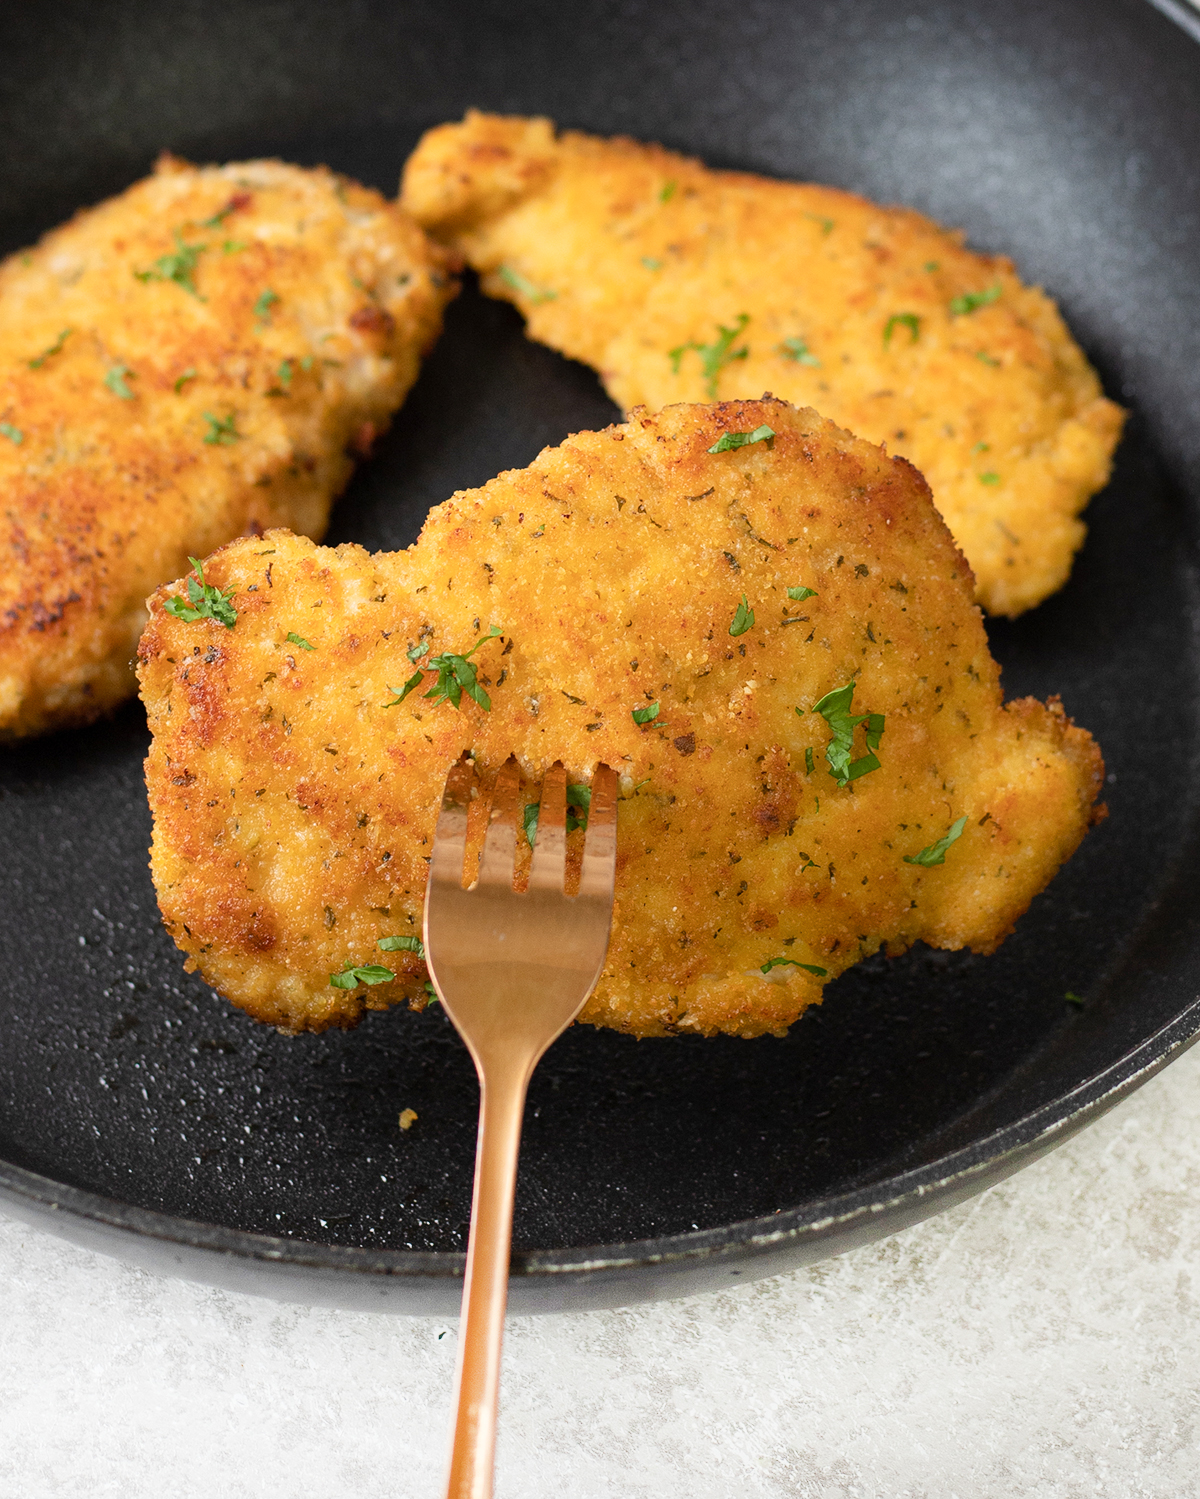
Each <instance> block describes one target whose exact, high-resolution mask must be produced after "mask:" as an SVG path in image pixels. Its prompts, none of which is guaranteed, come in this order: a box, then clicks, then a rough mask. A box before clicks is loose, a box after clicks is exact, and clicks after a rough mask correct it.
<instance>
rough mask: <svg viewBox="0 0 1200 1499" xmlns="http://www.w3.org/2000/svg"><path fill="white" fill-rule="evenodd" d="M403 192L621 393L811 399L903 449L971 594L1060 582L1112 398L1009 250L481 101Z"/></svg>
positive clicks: (649, 401)
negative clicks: (972, 245)
mask: <svg viewBox="0 0 1200 1499" xmlns="http://www.w3.org/2000/svg"><path fill="white" fill-rule="evenodd" d="M401 201H402V202H403V204H404V206H405V207H406V208H408V209H409V210H410V212H411V213H412V214H413V215H414V217H415V218H416V219H418V221H419V222H420V223H422V224H424V225H425V227H426V228H427V229H428V230H429V231H430V232H431V233H432V234H434V235H435V236H437V237H438V238H440V239H442V240H444V241H445V242H446V243H447V244H450V245H452V246H454V247H455V248H456V249H458V250H460V251H461V252H462V253H463V254H464V255H465V256H466V258H467V260H468V261H469V262H470V264H471V265H472V266H474V267H475V269H476V270H478V271H479V272H480V274H481V275H482V277H483V286H484V289H485V290H486V291H487V292H489V293H490V294H491V295H492V296H495V297H503V298H506V299H507V300H508V301H510V302H513V303H515V304H516V306H517V307H519V308H520V310H521V312H522V314H523V315H524V316H525V318H526V319H527V320H528V328H529V334H530V337H532V338H535V339H537V340H538V341H539V342H541V343H544V344H549V345H550V347H551V348H554V349H559V350H561V351H562V352H563V353H564V354H569V355H570V356H571V357H572V358H574V359H580V360H583V361H584V362H586V363H587V364H590V365H592V366H594V368H595V369H596V370H597V371H598V372H599V374H600V376H601V378H602V379H603V381H604V383H605V385H606V387H607V389H608V391H609V394H610V395H611V396H612V398H613V400H614V401H616V402H618V404H620V405H621V406H622V407H624V408H625V409H626V410H628V409H630V408H631V407H633V406H638V405H646V406H649V407H650V408H651V409H652V410H657V409H658V408H659V407H661V406H665V405H666V404H667V403H668V402H671V401H680V400H703V399H705V398H706V397H707V398H708V399H710V400H714V399H716V398H717V397H718V396H720V397H722V398H729V397H733V396H756V395H758V394H759V393H760V392H762V391H764V390H770V391H774V392H775V393H776V394H778V395H781V396H785V397H786V398H787V399H788V400H789V401H793V402H795V403H796V404H797V405H811V406H814V407H816V408H817V410H818V411H820V412H821V413H822V414H823V415H825V416H827V417H829V418H830V419H831V420H833V421H835V422H838V423H839V424H840V425H841V426H843V427H847V428H849V429H850V430H851V431H852V432H856V433H858V434H859V435H860V436H862V437H866V438H869V439H870V440H871V441H872V442H879V443H886V445H887V446H888V448H889V449H890V450H891V451H893V452H897V453H901V454H903V455H904V456H905V457H907V458H910V459H911V460H912V461H913V462H914V463H915V464H916V465H917V467H918V468H919V469H920V470H921V472H922V473H923V474H924V475H925V477H926V479H928V481H929V483H930V485H931V487H932V489H933V497H934V501H935V503H936V504H937V507H938V509H939V510H940V511H941V513H942V515H943V516H944V517H945V519H946V522H947V524H948V525H949V527H950V529H951V531H952V532H953V533H954V536H955V539H956V540H957V541H958V544H959V546H960V547H961V548H962V550H963V551H964V552H965V553H966V556H967V560H968V561H969V562H970V564H971V567H972V568H973V569H974V572H975V577H976V579H977V583H978V597H979V599H980V601H981V602H982V603H983V605H984V607H985V608H986V609H988V610H989V611H991V612H992V613H994V614H1007V615H1014V614H1019V613H1021V611H1022V610H1025V609H1028V608H1030V607H1031V606H1032V605H1034V604H1037V603H1039V602H1040V601H1041V600H1042V599H1044V598H1045V597H1046V596H1047V595H1048V594H1051V593H1053V592H1054V591H1055V590H1056V589H1057V588H1060V587H1061V586H1062V584H1063V583H1064V582H1065V581H1066V578H1067V575H1068V573H1069V572H1070V569H1071V562H1072V559H1073V557H1074V554H1075V552H1076V551H1077V550H1078V548H1079V546H1080V545H1081V543H1082V541H1083V537H1084V526H1083V523H1082V522H1081V521H1080V519H1079V515H1080V512H1081V511H1082V510H1083V508H1084V506H1085V505H1086V503H1087V501H1088V499H1089V498H1090V497H1091V495H1093V494H1094V493H1095V492H1096V490H1098V489H1100V488H1101V487H1102V486H1103V485H1104V484H1105V483H1106V482H1107V480H1108V475H1109V469H1110V461H1111V457H1112V452H1113V448H1114V447H1115V445H1116V442H1117V438H1118V436H1119V435H1120V431H1121V423H1122V412H1121V410H1120V409H1119V407H1117V406H1115V405H1114V404H1113V403H1112V402H1111V401H1108V400H1105V399H1104V396H1103V394H1102V392H1101V389H1100V382H1099V381H1098V379H1097V378H1096V374H1095V372H1094V371H1093V370H1092V368H1091V366H1090V365H1089V364H1088V362H1087V360H1086V358H1085V357H1084V355H1083V353H1082V352H1081V351H1080V349H1079V347H1078V345H1077V344H1076V343H1075V341H1074V340H1073V339H1072V337H1071V335H1070V333H1069V332H1068V331H1067V328H1066V326H1065V324H1064V323H1063V320H1062V318H1061V317H1060V315H1059V313H1058V309H1057V308H1056V307H1055V305H1054V303H1053V302H1052V301H1051V300H1050V298H1049V297H1047V296H1046V294H1045V293H1044V292H1042V291H1040V290H1039V289H1038V288H1036V287H1028V286H1023V285H1022V284H1021V282H1020V280H1019V279H1018V277H1017V274H1016V272H1015V271H1014V269H1013V266H1012V263H1011V262H1010V261H1008V260H1006V259H1004V258H1003V257H1000V256H986V255H977V254H973V253H972V252H970V251H968V250H966V249H965V248H964V247H963V244H962V235H961V234H959V233H956V232H953V231H950V230H946V229H943V228H941V227H940V226H939V225H937V224H935V223H932V222H931V221H930V220H929V219H927V218H924V217H923V216H922V215H921V214H919V213H915V212H913V211H912V210H911V209H906V208H881V207H879V206H878V205H877V204H875V203H871V202H868V201H867V200H866V199H865V198H860V197H856V196H854V195H853V194H852V193H846V192H839V191H838V190H837V189H835V188H830V187H819V186H815V185H813V184H808V183H794V182H775V181H769V180H767V179H766V178H763V177H754V176H749V175H747V174H745V173H740V172H716V171H710V170H709V169H708V168H707V167H704V166H702V165H701V164H700V163H699V162H696V161H692V160H689V159H688V158H686V157H683V156H677V155H674V154H673V153H672V152H670V151H665V150H663V149H661V148H660V147H658V146H645V145H639V144H638V143H637V142H635V141H631V140H601V139H598V138H596V137H594V136H589V135H581V134H579V133H577V132H575V131H568V132H565V133H564V134H562V135H556V134H555V131H554V127H553V126H552V124H551V123H550V121H549V120H543V119H506V118H501V117H499V116H495V115H484V114H479V113H476V112H472V113H470V114H468V115H467V117H466V119H465V120H464V121H463V123H462V124H457V125H443V126H440V127H439V128H438V129H436V130H431V131H430V132H429V133H428V134H427V135H426V136H425V137H424V139H423V140H422V141H421V143H420V145H419V146H418V147H417V150H416V152H415V153H414V154H413V156H412V157H411V158H410V160H409V162H408V165H407V167H406V168H405V172H404V182H403V194H402V199H401Z"/></svg>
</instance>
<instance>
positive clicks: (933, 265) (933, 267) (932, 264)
mask: <svg viewBox="0 0 1200 1499" xmlns="http://www.w3.org/2000/svg"><path fill="white" fill-rule="evenodd" d="M941 268H942V267H941V263H940V262H939V261H937V260H927V261H926V262H925V269H926V270H927V271H940V270H941Z"/></svg>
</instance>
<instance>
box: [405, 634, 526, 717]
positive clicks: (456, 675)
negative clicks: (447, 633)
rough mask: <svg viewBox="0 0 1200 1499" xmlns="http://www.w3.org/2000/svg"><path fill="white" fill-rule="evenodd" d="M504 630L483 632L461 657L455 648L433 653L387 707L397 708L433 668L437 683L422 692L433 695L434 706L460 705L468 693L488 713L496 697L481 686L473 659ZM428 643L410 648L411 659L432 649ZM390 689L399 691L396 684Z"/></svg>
mask: <svg viewBox="0 0 1200 1499" xmlns="http://www.w3.org/2000/svg"><path fill="white" fill-rule="evenodd" d="M500 633H501V630H500V627H499V625H493V626H492V627H491V629H490V630H489V631H488V633H487V634H486V635H481V636H480V638H479V639H478V640H477V641H476V642H475V644H474V645H473V646H472V647H471V649H470V650H469V651H467V652H466V653H465V654H464V655H461V656H459V655H456V654H455V653H454V652H453V651H444V652H443V653H442V654H441V655H440V656H431V657H430V658H429V661H428V663H427V664H426V665H425V666H423V667H422V666H418V667H417V669H416V671H415V672H413V674H412V676H411V677H409V679H408V681H407V682H405V684H404V687H403V689H402V690H401V691H400V692H399V693H398V694H397V695H396V696H395V697H394V698H393V699H392V701H391V702H390V703H384V705H383V706H384V707H385V708H395V707H397V706H398V705H399V704H400V703H402V702H403V701H404V699H405V698H406V697H407V696H408V694H409V693H410V692H413V691H415V690H416V688H418V687H419V686H420V685H421V673H422V672H423V671H433V672H436V673H437V679H436V681H435V682H434V684H433V686H432V687H431V688H430V689H429V691H428V692H425V693H422V694H421V695H422V697H426V698H429V699H430V700H431V701H432V702H433V705H434V707H436V706H437V705H438V703H450V704H451V705H452V706H453V707H455V708H457V707H458V706H459V704H460V703H461V702H462V695H463V693H464V692H465V693H466V694H467V696H468V697H469V698H473V699H474V700H475V702H477V703H478V704H479V706H480V707H481V708H482V709H483V710H484V711H485V712H490V711H491V707H492V700H491V698H490V697H488V695H487V693H486V692H484V690H483V688H482V687H481V686H480V685H479V682H478V679H477V676H476V672H475V668H474V667H473V666H472V665H471V662H470V657H471V656H473V655H474V654H475V652H476V651H477V650H478V649H479V647H480V646H481V645H486V644H487V642H488V641H489V640H495V638H496V636H497V635H499V634H500ZM424 646H425V650H422V649H421V648H420V647H419V646H416V647H414V648H413V650H411V651H409V653H408V659H409V660H410V661H415V660H416V659H417V658H418V657H419V656H423V655H424V654H425V651H426V650H428V649H429V643H428V642H427V641H426V642H424ZM388 691H389V692H395V691H396V689H395V688H394V687H389V688H388Z"/></svg>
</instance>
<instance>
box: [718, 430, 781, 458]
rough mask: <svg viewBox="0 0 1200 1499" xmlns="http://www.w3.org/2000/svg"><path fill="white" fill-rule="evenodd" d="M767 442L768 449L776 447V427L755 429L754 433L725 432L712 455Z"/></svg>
mask: <svg viewBox="0 0 1200 1499" xmlns="http://www.w3.org/2000/svg"><path fill="white" fill-rule="evenodd" d="M755 442H765V443H766V445H767V447H769V448H773V447H774V446H775V428H774V427H765V426H764V427H755V429H754V431H753V432H725V433H723V434H722V435H721V436H720V437H719V438H718V439H717V441H716V442H714V443H713V445H712V447H711V448H709V450H708V451H709V452H710V453H729V452H731V451H732V450H733V449H734V448H748V447H749V446H750V444H751V443H755Z"/></svg>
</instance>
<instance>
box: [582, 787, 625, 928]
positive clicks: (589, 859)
mask: <svg viewBox="0 0 1200 1499" xmlns="http://www.w3.org/2000/svg"><path fill="white" fill-rule="evenodd" d="M616 869H617V777H616V773H615V772H614V771H612V770H610V769H609V768H608V766H607V765H597V766H596V772H595V774H594V775H593V776H592V800H591V804H590V806H589V808H588V825H587V836H586V838H585V840H584V845H583V868H582V870H581V871H580V876H579V893H580V895H591V896H600V897H601V898H602V899H605V900H609V901H611V900H612V895H613V883H614V880H615V877H616Z"/></svg>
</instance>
